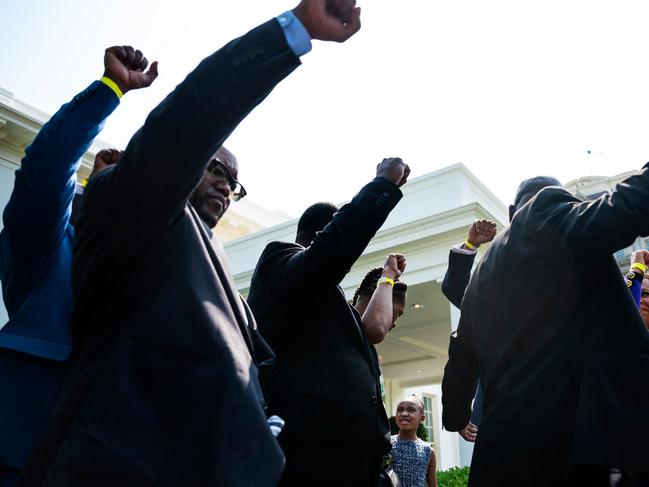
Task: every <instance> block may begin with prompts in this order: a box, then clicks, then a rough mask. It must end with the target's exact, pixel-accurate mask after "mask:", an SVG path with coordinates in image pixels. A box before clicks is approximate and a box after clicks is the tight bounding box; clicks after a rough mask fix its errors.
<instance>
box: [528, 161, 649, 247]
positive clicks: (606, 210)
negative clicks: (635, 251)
mask: <svg viewBox="0 0 649 487" xmlns="http://www.w3.org/2000/svg"><path fill="white" fill-rule="evenodd" d="M530 204H531V205H532V206H531V208H530V216H531V217H532V218H533V222H534V228H533V231H534V232H535V235H537V236H538V237H537V238H539V239H542V240H541V241H542V242H543V243H545V244H546V245H548V246H550V245H551V246H557V247H559V248H566V249H570V250H572V251H573V253H574V256H575V258H586V257H590V256H601V255H609V254H611V253H613V252H615V251H616V250H619V249H621V248H624V247H626V246H628V245H631V243H633V240H635V238H636V237H638V236H640V235H648V234H649V169H648V168H647V166H645V168H644V169H643V170H642V171H641V172H640V174H638V175H636V176H631V177H630V178H628V179H626V180H624V181H623V182H622V183H620V184H619V185H618V186H617V187H616V189H615V190H614V191H613V192H612V193H611V194H606V195H603V196H601V197H600V198H598V199H596V200H594V201H580V200H578V199H576V198H575V197H573V196H572V195H571V194H570V193H568V192H567V191H565V190H563V189H561V188H554V187H553V188H545V189H544V190H542V191H541V192H540V193H539V194H538V195H537V196H536V198H535V199H534V200H532V202H531V203H530Z"/></svg>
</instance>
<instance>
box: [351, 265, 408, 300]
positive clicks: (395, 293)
mask: <svg viewBox="0 0 649 487" xmlns="http://www.w3.org/2000/svg"><path fill="white" fill-rule="evenodd" d="M381 274H383V267H375V268H374V269H370V271H369V272H368V273H367V274H365V277H364V278H363V280H362V281H361V283H360V285H359V286H358V287H357V288H356V291H355V292H354V297H353V298H352V306H356V301H358V298H359V297H360V296H371V295H372V294H374V290H375V289H376V285H377V283H378V282H379V279H380V278H381ZM407 289H408V285H407V284H406V283H405V282H401V281H396V282H395V283H394V287H393V288H392V299H393V300H394V299H397V300H399V301H404V302H405V299H406V290H407Z"/></svg>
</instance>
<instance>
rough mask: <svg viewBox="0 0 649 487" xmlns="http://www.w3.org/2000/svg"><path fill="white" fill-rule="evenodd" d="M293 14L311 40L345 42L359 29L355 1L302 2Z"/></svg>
mask: <svg viewBox="0 0 649 487" xmlns="http://www.w3.org/2000/svg"><path fill="white" fill-rule="evenodd" d="M293 13H294V14H295V16H296V17H297V18H298V19H299V20H300V22H302V25H304V28H305V29H306V31H307V32H308V33H309V36H311V39H320V40H321V41H334V42H345V41H346V40H347V39H349V38H350V37H351V36H353V35H354V34H356V32H358V31H359V30H360V28H361V9H360V7H356V0H302V1H301V2H300V4H299V5H298V6H297V7H295V8H294V9H293Z"/></svg>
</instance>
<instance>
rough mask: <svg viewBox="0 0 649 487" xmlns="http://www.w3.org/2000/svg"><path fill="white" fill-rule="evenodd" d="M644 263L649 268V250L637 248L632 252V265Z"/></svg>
mask: <svg viewBox="0 0 649 487" xmlns="http://www.w3.org/2000/svg"><path fill="white" fill-rule="evenodd" d="M636 263H638V264H644V265H645V266H647V269H649V251H647V250H636V251H634V252H633V253H632V254H631V265H633V264H636Z"/></svg>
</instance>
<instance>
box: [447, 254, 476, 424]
mask: <svg viewBox="0 0 649 487" xmlns="http://www.w3.org/2000/svg"><path fill="white" fill-rule="evenodd" d="M476 255H477V253H471V254H465V253H463V252H454V251H453V250H451V251H450V252H449V254H448V269H446V273H445V274H444V280H443V281H442V293H444V296H446V299H448V300H449V301H450V302H451V304H452V305H453V306H455V307H456V308H458V309H459V308H460V307H461V306H462V298H463V297H464V292H465V291H466V287H467V286H468V285H469V281H470V280H471V268H472V267H473V262H474V261H475V256H476ZM471 422H472V423H473V424H474V425H476V426H480V423H481V422H482V388H481V387H480V384H478V387H477V389H476V392H475V399H474V401H473V410H472V411H471Z"/></svg>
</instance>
